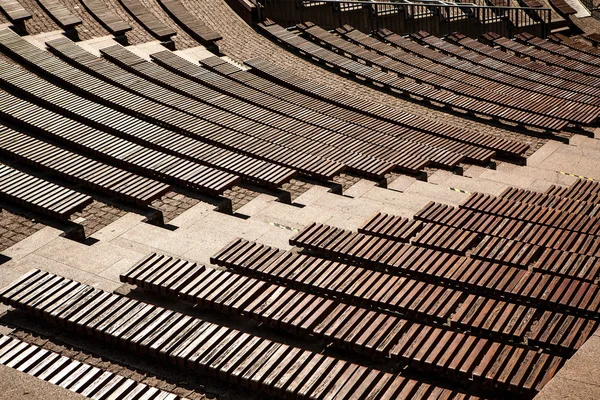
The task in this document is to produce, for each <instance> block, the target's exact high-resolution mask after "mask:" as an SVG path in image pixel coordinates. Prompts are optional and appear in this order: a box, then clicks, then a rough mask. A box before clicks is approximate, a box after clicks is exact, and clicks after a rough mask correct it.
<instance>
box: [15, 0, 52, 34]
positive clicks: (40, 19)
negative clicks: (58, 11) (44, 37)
mask: <svg viewBox="0 0 600 400" xmlns="http://www.w3.org/2000/svg"><path fill="white" fill-rule="evenodd" d="M19 3H21V4H22V5H23V7H25V9H26V10H28V11H29V12H30V13H31V18H30V19H28V20H27V21H25V29H26V30H27V33H29V34H30V35H36V34H38V33H42V32H51V31H56V30H60V27H59V26H58V25H57V24H56V22H54V21H53V20H52V18H50V17H49V16H48V14H46V12H45V11H44V10H43V9H42V7H40V5H39V4H38V2H37V1H36V0H19Z"/></svg>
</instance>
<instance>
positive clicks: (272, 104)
mask: <svg viewBox="0 0 600 400" xmlns="http://www.w3.org/2000/svg"><path fill="white" fill-rule="evenodd" d="M152 57H153V59H154V61H155V62H156V63H157V64H159V65H161V66H163V67H165V68H167V69H169V70H171V71H172V72H174V73H176V74H178V75H181V76H184V77H185V78H187V79H190V80H193V81H196V82H199V83H201V84H203V85H206V86H211V87H213V88H215V89H216V90H219V91H220V92H222V93H226V94H228V95H231V96H235V97H238V98H240V99H243V100H245V101H248V102H251V103H253V104H255V105H257V106H263V107H268V108H270V109H272V110H273V111H274V112H278V113H280V114H283V115H288V116H290V117H291V118H294V119H297V120H302V121H304V122H306V123H307V124H311V125H315V126H321V127H323V129H327V130H329V131H332V133H331V134H332V135H334V133H333V131H335V132H336V133H338V132H339V133H341V136H339V140H336V141H337V142H339V143H340V144H342V143H344V141H345V142H346V143H348V138H347V137H351V138H353V139H355V140H357V141H360V142H361V145H360V147H359V149H362V150H361V151H365V152H366V153H368V154H372V155H373V156H374V157H377V158H381V159H383V160H387V161H388V162H390V163H393V164H395V165H396V168H398V169H399V170H402V171H406V172H408V173H416V172H417V171H418V170H420V169H421V168H423V167H424V166H425V165H428V164H429V163H430V162H431V163H432V164H435V165H438V166H440V167H441V168H447V169H455V168H456V167H457V166H458V163H459V162H460V161H459V160H462V159H464V158H465V157H463V156H462V155H461V154H460V153H458V152H456V151H455V149H456V147H455V148H453V149H452V151H449V150H446V149H439V148H437V146H436V147H433V146H429V145H423V144H421V143H417V142H416V141H408V140H405V139H404V138H400V137H398V135H397V134H393V135H392V134H390V135H387V134H382V133H381V132H379V131H377V130H376V128H375V127H374V126H373V128H372V127H368V128H366V127H359V126H356V125H354V124H352V125H351V124H349V123H344V122H342V121H340V120H339V117H338V114H339V113H337V112H333V113H332V114H333V115H334V117H333V118H331V119H330V118H324V116H323V112H322V111H321V112H319V111H316V110H315V111H313V109H312V108H309V109H308V110H307V108H305V106H304V104H303V105H302V106H301V107H302V108H301V107H299V106H295V105H294V104H290V103H287V102H285V103H284V102H282V101H281V100H280V99H279V98H278V97H277V96H272V97H271V96H270V95H269V98H270V99H269V100H270V101H266V100H265V94H264V93H263V92H261V91H258V90H253V89H251V88H249V87H248V86H245V85H243V84H242V83H239V82H237V81H236V80H231V79H227V78H225V77H222V76H220V75H217V74H215V73H213V72H211V71H206V69H204V68H202V67H199V66H198V65H194V64H192V63H190V62H188V61H186V60H182V59H181V58H180V57H178V56H176V55H174V54H173V53H170V52H167V51H165V52H161V53H156V54H153V55H152ZM201 64H202V65H203V66H206V67H208V68H210V69H211V70H214V69H215V68H219V70H220V71H219V72H221V71H222V69H223V68H222V67H223V66H224V68H229V66H231V64H229V63H226V62H223V61H222V60H221V59H219V58H218V57H211V58H208V59H204V60H202V61H201ZM225 64H227V65H225ZM233 68H235V70H236V71H240V70H239V69H237V67H235V66H234V67H233ZM231 71H233V70H231ZM336 111H337V110H336ZM362 119H363V118H362V117H361V120H362ZM374 125H377V126H378V125H379V124H374ZM344 136H346V137H344ZM347 146H348V147H349V148H351V147H352V144H351V143H348V144H347ZM375 146H376V147H375ZM383 149H385V150H383ZM478 154H481V153H480V152H478ZM483 155H484V156H485V157H487V156H489V152H488V153H487V154H485V152H484V154H483ZM477 161H478V162H483V160H481V159H478V160H477ZM487 161H488V162H489V159H487Z"/></svg>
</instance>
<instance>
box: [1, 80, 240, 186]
mask: <svg viewBox="0 0 600 400" xmlns="http://www.w3.org/2000/svg"><path fill="white" fill-rule="evenodd" d="M0 104H1V105H2V107H0V116H2V117H4V118H6V119H7V120H9V121H12V122H14V123H16V124H19V126H23V127H26V128H27V129H29V130H32V131H35V132H36V133H38V134H42V135H44V136H47V137H50V138H52V139H53V140H58V141H60V142H62V143H67V144H69V146H71V147H74V148H77V149H80V150H81V151H83V152H86V153H89V154H90V155H94V156H96V157H100V158H102V159H105V160H106V161H107V162H109V163H113V164H116V165H117V166H123V167H125V168H128V169H129V168H131V169H132V170H135V171H139V172H140V173H143V174H146V175H149V176H150V177H153V178H154V177H155V178H156V179H159V180H165V181H168V182H172V183H174V184H176V185H180V186H183V187H188V188H190V189H193V190H197V191H201V192H206V193H209V194H221V193H223V192H224V191H225V190H227V189H228V188H230V187H232V186H233V185H235V184H237V183H238V182H239V180H240V178H239V177H238V176H235V175H232V174H229V173H227V172H223V171H219V170H215V169H213V168H209V167H205V166H202V165H199V164H196V163H193V162H191V161H187V160H184V159H181V158H177V157H174V156H170V155H168V154H165V153H161V152H158V151H155V150H151V149H148V148H145V147H142V146H139V145H137V144H135V143H133V142H128V141H126V140H123V139H120V138H118V137H116V136H111V135H108V134H106V133H104V132H101V131H99V130H96V129H94V128H91V127H89V126H87V125H84V124H81V123H79V122H77V121H75V120H72V119H68V118H65V117H63V116H61V115H59V114H57V113H55V112H53V111H50V110H47V109H45V108H41V107H39V106H36V105H34V104H31V103H28V102H27V101H25V100H23V99H21V98H18V97H15V96H13V95H11V94H9V93H7V92H4V91H0Z"/></svg>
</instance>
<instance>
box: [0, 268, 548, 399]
mask: <svg viewBox="0 0 600 400" xmlns="http://www.w3.org/2000/svg"><path fill="white" fill-rule="evenodd" d="M0 299H1V300H2V302H3V303H5V304H10V305H13V306H14V307H16V308H18V309H20V310H22V311H25V312H27V313H30V314H32V315H37V316H38V317H40V318H41V319H43V320H46V321H48V322H51V323H53V324H57V325H59V326H61V327H64V328H65V329H68V330H71V331H75V332H78V333H79V334H83V335H85V336H89V337H96V338H98V339H100V340H103V341H105V342H106V343H111V344H117V345H119V346H121V347H123V348H127V349H130V350H133V351H135V352H139V353H140V354H143V355H146V356H149V357H152V358H154V359H157V360H161V361H162V362H165V361H166V362H169V363H171V364H174V365H178V366H180V367H185V368H187V369H189V370H191V371H194V372H196V373H198V372H199V373H209V374H212V375H213V376H218V377H219V378H220V379H223V380H225V381H227V382H230V383H235V384H238V385H242V386H243V387H245V388H250V387H252V388H253V389H254V390H257V391H259V392H263V393H268V394H271V395H274V396H288V397H294V398H298V396H311V397H314V398H319V397H325V396H327V398H333V397H338V398H347V397H349V392H353V394H358V395H359V396H363V397H366V396H369V393H370V394H372V395H373V397H374V398H378V399H382V400H388V399H393V398H397V396H398V395H399V394H400V393H401V392H402V390H404V389H405V388H407V389H408V391H411V390H419V391H420V392H421V393H422V394H423V396H421V398H422V399H425V398H427V397H428V394H429V393H431V392H432V391H434V392H437V393H439V394H440V395H443V396H445V397H447V398H449V399H459V398H462V399H464V398H465V395H464V394H463V393H460V392H456V391H449V390H442V389H440V388H434V387H432V386H431V385H426V384H424V383H422V382H419V381H414V380H411V379H408V378H405V377H402V376H400V375H392V374H390V373H383V372H382V371H379V370H374V369H371V368H367V367H364V366H360V365H357V364H352V363H350V362H347V361H344V360H340V359H336V358H333V357H329V356H324V355H321V354H316V353H314V352H312V351H308V350H301V349H299V348H295V347H292V346H288V345H286V344H283V343H277V342H273V341H271V340H268V339H264V338H260V337H257V336H254V335H249V334H246V333H242V332H240V331H238V330H236V329H231V328H227V327H224V326H220V325H217V324H214V323H210V322H205V321H202V320H200V319H198V318H195V317H190V316H186V315H183V314H181V313H178V312H174V311H171V310H168V309H164V308H162V307H158V306H153V305H150V304H146V303H143V302H140V301H138V300H134V299H130V298H126V297H123V296H119V295H115V294H111V293H108V292H104V291H102V290H98V289H94V288H93V287H91V286H88V285H84V284H81V283H78V282H74V281H71V280H68V279H65V278H62V277H60V276H56V275H53V274H49V273H45V272H42V271H39V270H34V271H32V272H30V273H28V274H26V275H25V276H23V277H21V278H20V279H19V280H18V281H16V282H14V283H13V284H11V285H9V287H7V288H5V289H4V290H3V292H2V294H1V295H0ZM535 377H536V378H538V375H536V376H535ZM363 380H364V381H366V382H368V383H369V384H368V385H360V384H361V383H362V382H363ZM317 382H320V384H319V385H317V384H316V383H317ZM421 386H422V388H420V387H421ZM361 392H362V393H361Z"/></svg>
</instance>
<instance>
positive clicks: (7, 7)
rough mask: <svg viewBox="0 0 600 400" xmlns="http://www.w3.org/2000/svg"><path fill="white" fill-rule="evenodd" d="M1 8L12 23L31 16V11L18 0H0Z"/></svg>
mask: <svg viewBox="0 0 600 400" xmlns="http://www.w3.org/2000/svg"><path fill="white" fill-rule="evenodd" d="M0 8H1V9H2V11H4V13H5V14H6V15H7V16H8V19H9V21H10V22H12V23H18V22H23V21H25V20H26V19H29V18H31V13H30V12H29V11H27V10H26V9H25V8H24V7H23V6H22V5H21V3H19V1H18V0H0Z"/></svg>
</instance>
